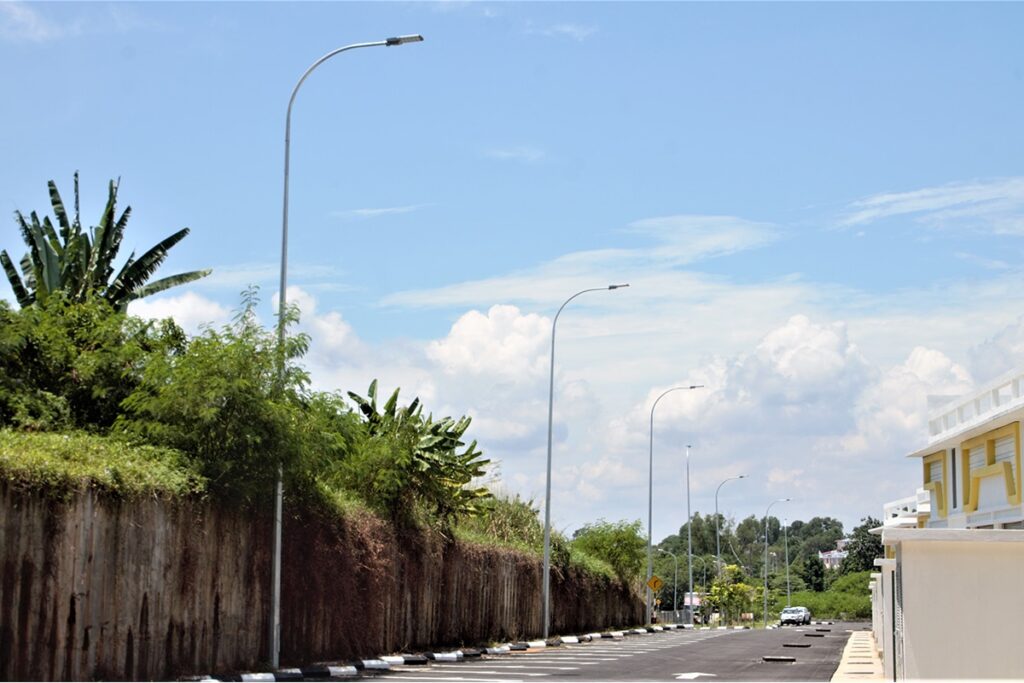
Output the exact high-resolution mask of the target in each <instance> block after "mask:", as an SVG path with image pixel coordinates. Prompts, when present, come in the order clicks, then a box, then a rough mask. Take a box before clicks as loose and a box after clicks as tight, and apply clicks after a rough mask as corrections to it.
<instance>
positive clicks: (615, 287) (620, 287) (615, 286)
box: [608, 283, 629, 289]
mask: <svg viewBox="0 0 1024 683" xmlns="http://www.w3.org/2000/svg"><path fill="white" fill-rule="evenodd" d="M623 287H629V284H628V283H627V284H624V285H608V289H622V288H623Z"/></svg>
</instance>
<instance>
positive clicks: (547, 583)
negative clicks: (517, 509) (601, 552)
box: [541, 284, 629, 639]
mask: <svg viewBox="0 0 1024 683" xmlns="http://www.w3.org/2000/svg"><path fill="white" fill-rule="evenodd" d="M623 287H629V285H628V284H623V285H608V286H607V287H592V288H590V289H584V290H581V291H579V292H576V293H575V294H573V295H572V296H570V297H569V298H568V299H566V300H565V303H563V304H562V305H561V306H559V307H558V312H557V313H555V319H554V320H553V321H552V322H551V381H550V384H549V386H548V473H547V484H546V485H545V494H544V581H543V589H542V595H541V602H542V603H543V609H544V638H545V639H547V637H548V630H549V628H550V626H551V435H552V428H553V424H554V417H555V329H556V326H557V325H558V316H560V315H561V314H562V309H563V308H565V307H566V306H567V305H568V304H569V302H570V301H572V300H573V299H575V298H576V297H578V296H579V295H580V294H586V293H587V292H600V291H603V290H612V289H622V288H623Z"/></svg>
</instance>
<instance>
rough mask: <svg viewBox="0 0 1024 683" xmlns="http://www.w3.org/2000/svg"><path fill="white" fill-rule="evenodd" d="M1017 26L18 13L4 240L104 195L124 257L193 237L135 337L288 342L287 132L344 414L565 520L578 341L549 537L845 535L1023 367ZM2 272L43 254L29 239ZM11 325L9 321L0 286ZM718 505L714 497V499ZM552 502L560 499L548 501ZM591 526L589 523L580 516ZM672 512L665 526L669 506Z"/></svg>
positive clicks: (503, 12)
mask: <svg viewBox="0 0 1024 683" xmlns="http://www.w3.org/2000/svg"><path fill="white" fill-rule="evenodd" d="M1022 19H1024V7H1021V6H1019V5H1016V4H1012V3H995V4H984V3H970V4H953V3H941V4H927V3H900V4H881V3H865V4H845V3H821V4H813V3H792V4H775V3H754V4H745V3H725V4H722V3H715V4H712V3H697V4H683V3H628V4H627V3H584V2H573V3H512V2H507V3H494V4H491V3H473V2H465V3H464V2H442V3H427V2H417V3H369V4H364V3H302V4H299V3H290V4H284V3H217V4H214V3H134V4H102V3H96V4H91V3H73V4H62V3H20V2H13V3H12V2H5V3H3V4H0V63H3V64H4V68H3V69H2V70H0V85H2V86H3V90H4V92H6V93H8V104H7V106H6V107H5V111H4V114H3V117H4V122H5V125H4V126H2V127H0V148H2V149H3V151H4V155H3V159H4V162H3V163H2V164H0V208H2V209H3V210H5V211H8V212H13V211H14V210H16V209H20V210H22V211H29V210H33V209H34V210H38V211H45V210H46V209H47V207H48V200H47V194H46V181H47V180H49V179H51V178H52V179H54V180H56V181H57V183H58V186H59V187H60V188H61V189H62V190H63V191H64V193H65V194H66V195H69V194H70V192H71V178H72V174H73V173H74V171H75V170H76V169H77V170H79V171H80V172H81V177H82V190H83V214H84V217H85V218H86V219H87V220H89V221H92V220H94V217H96V216H98V213H99V211H100V209H101V208H102V201H103V199H104V197H105V185H106V182H107V180H108V179H110V178H113V177H120V178H121V179H122V185H121V197H122V201H123V202H126V203H130V204H131V205H132V207H133V218H132V225H131V227H130V230H129V237H128V241H129V242H131V244H129V245H126V246H127V247H139V248H145V247H148V246H149V245H150V244H152V243H153V242H155V241H156V240H157V239H159V238H160V237H162V236H164V235H166V234H168V233H170V232H171V231H173V230H176V229H178V228H180V227H182V226H189V227H191V228H192V230H193V232H192V234H191V235H190V236H189V238H188V239H187V240H185V241H184V242H183V243H181V244H180V245H179V246H178V247H177V248H176V249H175V250H174V253H173V256H172V258H171V259H170V260H169V261H168V263H167V265H166V266H165V271H164V272H165V273H171V272H177V271H181V270H190V269H194V268H202V267H212V268H214V271H215V273H214V275H213V276H212V277H211V278H209V279H207V280H206V281H203V282H200V283H196V284H194V285H191V286H189V287H188V288H187V290H182V291H176V292H170V293H168V294H167V295H164V296H162V297H157V298H155V299H154V300H152V301H147V302H143V303H141V304H138V305H135V306H133V312H135V313H138V314H142V315H173V316H175V317H176V318H177V319H178V320H180V321H181V322H182V323H183V324H184V325H186V327H188V328H189V329H192V330H195V329H197V328H198V325H199V324H200V323H202V322H214V323H219V322H222V321H223V320H225V319H226V318H227V316H228V312H229V311H230V309H231V308H232V307H233V306H235V305H236V304H237V302H238V292H239V291H240V290H242V289H243V288H244V287H245V286H246V285H247V284H250V283H252V284H258V285H260V287H261V288H262V291H263V293H264V299H265V302H266V306H265V310H264V315H265V318H266V320H267V321H270V320H271V312H272V309H271V300H272V297H273V296H274V293H275V291H276V287H277V283H276V276H277V268H278V258H279V247H280V212H281V175H282V161H283V126H284V113H285V107H286V105H287V98H288V95H289V93H290V91H291V88H292V87H293V85H294V83H295V81H296V79H297V78H298V77H299V75H301V73H302V72H303V70H304V69H305V68H306V67H307V66H308V65H309V64H310V63H312V62H313V61H314V60H315V59H316V58H317V57H319V56H320V55H322V54H324V53H326V52H328V51H329V50H331V49H333V48H335V47H338V46H340V45H344V44H347V43H352V42H362V41H368V40H378V39H381V38H384V37H387V36H391V35H397V34H407V33H422V34H423V35H424V36H425V38H426V40H425V42H423V43H421V44H413V45H406V46H402V47H398V48H373V49H367V50H359V51H354V52H350V53H347V54H344V55H340V56H338V57H337V58H335V59H334V60H331V61H330V62H328V63H327V64H325V65H323V66H322V67H321V68H320V69H318V70H317V72H316V73H315V74H313V76H311V77H310V79H309V80H308V81H307V82H306V84H305V85H304V86H303V89H302V91H301V92H300V94H299V97H298V100H297V102H296V106H295V111H294V114H293V137H292V197H291V219H290V220H291V230H292V239H291V244H290V266H289V268H290V274H291V277H290V285H293V286H294V287H296V288H297V289H296V290H295V292H294V295H293V298H294V299H296V300H298V301H300V302H301V303H302V305H303V308H304V318H305V322H304V325H305V326H306V329H307V330H308V331H309V332H310V333H311V334H313V335H314V348H313V350H312V352H311V354H310V357H309V365H310V368H311V370H312V371H313V373H314V377H315V379H316V382H317V385H318V386H319V387H321V388H326V389H343V390H347V389H363V388H365V385H366V384H367V383H368V382H369V380H370V379H372V378H373V377H380V378H381V380H382V382H383V384H384V385H385V386H386V387H388V388H390V387H395V386H401V387H403V393H404V394H408V396H409V397H411V396H412V395H414V394H419V395H421V396H423V397H424V399H425V400H426V401H427V402H428V405H430V406H431V407H433V408H434V409H435V411H437V412H451V413H458V414H462V413H469V414H472V415H474V417H475V420H476V421H475V424H474V428H473V429H474V431H475V434H474V436H476V437H477V438H479V439H480V441H481V442H482V444H483V447H484V448H485V449H486V450H487V452H488V454H489V455H491V456H492V457H495V458H497V459H498V460H500V461H501V478H502V481H503V486H504V487H505V488H507V489H509V490H512V491H518V492H522V493H524V494H525V495H528V496H530V495H533V496H535V497H537V498H538V499H539V498H540V497H542V494H543V466H544V429H545V419H546V373H547V362H548V355H547V353H548V352H547V344H548V343H549V341H550V337H549V335H550V320H551V316H552V315H553V313H554V311H555V310H556V309H557V307H558V305H559V304H560V303H561V301H563V300H564V299H565V298H566V297H568V296H569V295H571V294H572V293H573V292H575V291H577V290H578V289H581V288H583V287H588V286H600V285H602V284H606V283H609V282H615V281H620V280H621V281H629V282H631V284H632V287H631V288H630V289H628V290H624V291H621V292H614V293H600V294H594V295H588V296H587V297H582V298H581V299H579V300H577V302H574V303H573V305H572V306H573V307H572V308H571V309H567V312H566V314H565V316H564V317H563V318H562V319H561V320H560V323H559V351H558V360H559V365H558V385H557V399H556V415H557V427H558V430H557V434H558V443H557V447H556V465H555V469H556V476H555V492H556V493H555V495H556V498H555V501H556V502H555V507H554V508H553V515H554V517H555V519H556V521H557V522H558V523H559V525H560V526H562V527H564V528H567V529H571V528H573V527H575V526H577V525H579V524H581V523H583V522H586V521H588V520H592V519H595V518H597V517H605V518H608V519H620V518H639V517H646V467H647V460H646V457H647V439H648V433H647V420H648V419H649V410H650V405H651V401H652V400H653V397H654V396H656V395H657V394H658V393H660V391H661V390H664V389H665V388H667V387H670V386H673V385H675V384H677V383H685V382H695V381H698V380H700V381H702V382H703V383H705V384H708V389H706V390H704V391H702V392H692V395H686V396H682V395H680V394H676V395H674V397H673V398H671V399H666V400H665V401H663V402H662V403H661V404H660V405H659V408H658V421H657V425H658V432H657V436H656V451H657V453H658V456H657V460H656V478H657V485H656V490H655V496H656V506H655V524H654V531H655V536H656V537H660V536H664V535H666V534H668V533H671V532H672V531H674V530H675V528H677V527H678V524H679V522H680V521H681V520H682V517H683V516H684V515H685V512H683V511H684V510H685V499H684V498H680V497H679V486H680V471H681V460H680V457H681V452H682V450H681V446H682V445H683V444H685V443H686V442H692V443H693V444H694V446H695V449H694V456H693V457H694V460H693V465H694V468H693V474H694V507H695V509H699V510H701V511H709V510H710V509H711V508H712V507H713V501H712V499H711V496H712V495H713V492H714V489H715V487H716V486H717V484H718V483H719V482H720V481H721V479H722V478H724V477H726V476H731V475H732V474H736V473H741V472H742V473H746V474H748V476H749V477H750V480H749V481H747V482H740V483H738V484H731V485H730V486H737V487H739V486H743V487H745V489H744V491H743V492H742V495H740V492H739V491H738V490H737V492H736V494H737V495H736V496H735V497H734V498H733V499H732V500H731V501H728V503H727V502H726V500H725V499H724V498H723V509H726V510H727V511H728V512H729V513H730V514H733V515H735V516H738V517H743V516H746V515H747V514H751V513H755V514H760V512H759V511H763V509H764V507H765V506H766V505H767V503H768V502H770V501H771V500H773V499H774V498H777V497H779V496H780V495H792V496H793V497H794V498H796V499H797V500H796V501H795V502H794V503H793V504H792V506H791V508H790V510H789V512H788V513H786V514H787V515H788V516H791V517H794V518H796V517H800V518H807V517H809V516H812V515H815V514H829V515H835V516H838V517H840V518H841V519H843V521H844V522H846V523H847V524H848V525H849V524H852V523H855V522H856V521H857V520H858V519H859V518H860V517H862V516H864V515H867V514H874V515H876V516H877V515H878V514H879V513H880V506H881V504H882V503H883V502H885V501H886V500H890V499H893V498H896V497H901V496H903V495H909V494H911V493H913V490H914V487H915V486H916V485H917V483H918V482H917V476H918V475H917V468H916V463H913V462H908V461H906V460H905V459H904V458H903V455H904V453H906V452H908V451H910V450H913V449H915V448H917V447H918V446H919V445H921V444H922V443H923V441H924V439H925V430H924V416H925V413H926V397H927V396H928V395H929V394H948V393H957V392H963V391H967V390H970V389H971V388H972V387H974V386H976V385H977V384H978V383H979V382H984V381H985V380H987V379H989V378H991V377H992V376H994V375H997V374H999V373H1000V372H1004V371H1006V370H1009V369H1010V367H1012V366H1013V365H1014V364H1017V363H1019V362H1021V361H1022V360H1024V352H1022V349H1024V330H1022V328H1021V323H1020V319H1019V315H1020V311H1021V310H1022V308H1021V304H1022V303H1024V301H1022V298H1024V297H1022V293H1021V288H1020V287H1019V284H1018V283H1019V279H1020V275H1021V268H1020V266H1019V261H1020V257H1021V255H1022V243H1021V235H1022V234H1024V168H1022V165H1024V164H1022V161H1021V160H1022V159H1024V136H1022V135H1021V132H1020V121H1021V114H1022V113H1024V112H1022V104H1024V51H1022V50H1021V48H1020V40H1019V27H1020V26H1021V20H1022ZM0 247H2V248H6V249H7V250H8V251H10V252H12V253H14V254H17V255H19V256H20V254H21V253H22V252H23V248H22V245H21V244H20V242H19V239H18V235H17V232H16V230H15V229H14V225H13V222H12V223H11V224H10V225H9V228H8V229H7V230H3V231H0ZM0 291H2V295H4V296H7V297H10V292H9V290H8V289H7V288H6V283H4V284H3V289H2V290H0ZM724 495H725V494H724V493H723V496H724ZM559 501H562V502H561V503H560V502H559ZM570 501H571V502H570ZM657 501H664V502H662V503H660V504H659V503H658V502H657Z"/></svg>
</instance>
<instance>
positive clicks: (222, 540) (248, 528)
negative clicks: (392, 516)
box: [0, 487, 643, 680]
mask: <svg viewBox="0 0 1024 683" xmlns="http://www.w3.org/2000/svg"><path fill="white" fill-rule="evenodd" d="M270 531H271V527H270V520H269V515H258V514H253V513H252V512H251V511H237V510H229V509H224V508H222V507H218V506H216V505H212V504H209V503H206V502H201V501H170V502H169V501H164V500H157V499H146V500H141V501H132V502H130V503H124V502H117V501H112V500H109V499H102V498H99V497H97V496H96V495H95V494H93V493H92V492H84V493H82V494H81V495H79V496H76V497H75V498H73V499H72V500H71V501H70V502H67V503H54V502H52V501H48V500H46V499H45V498H43V497H41V496H39V495H35V494H26V493H20V492H16V491H12V490H10V488H9V487H0V679H3V680H55V679H64V680H87V679H97V678H100V679H108V680H128V679H130V680H147V679H169V678H174V677H177V676H180V675H186V674H193V673H208V672H225V671H231V670H242V669H246V668H253V667H255V666H257V664H258V663H259V662H261V661H266V659H267V658H268V657H267V610H268V608H267V603H268V602H269V581H270V579H269V575H270V571H269V569H270ZM540 585H541V566H540V561H539V560H538V559H537V558H535V557H531V556H528V555H525V554H521V553H516V552H511V551H504V550H495V549H486V548H480V547H476V546H470V545H464V544H459V543H445V542H443V541H442V540H440V539H437V538H430V537H424V536H422V535H411V534H407V535H401V534H398V533H396V532H395V531H394V530H393V529H392V528H391V527H390V526H388V525H385V524H383V523H381V522H380V521H377V520H373V519H369V518H355V519H350V520H344V521H339V520H328V519H323V518H320V517H318V516H316V515H313V514H304V515H303V516H300V517H294V516H289V517H287V518H286V520H285V544H284V558H283V585H282V628H281V631H282V652H281V660H282V664H283V665H288V664H302V663H309V662H312V661H316V660H326V659H331V660H343V659H350V658H356V657H362V656H375V655H378V654H381V653H383V652H395V651H400V650H407V649H415V648H417V647H427V646H430V645H459V644H462V643H467V644H468V643H479V642H483V641H489V640H507V639H511V638H515V637H521V636H527V635H535V634H537V633H538V632H539V631H540V629H541V614H540V599H539V596H540ZM552 605H553V615H552V630H553V632H555V633H558V632H566V633H567V632H576V631H588V630H594V629H597V628H601V627H607V626H612V625H622V624H630V623H637V622H639V621H640V620H641V619H642V611H643V606H642V603H641V601H640V598H639V597H638V596H637V595H636V594H635V593H633V592H631V591H630V590H629V589H628V588H627V587H625V586H623V585H621V584H619V583H617V582H610V581H606V580H603V579H595V578H592V577H588V576H585V575H583V574H581V573H576V572H572V573H570V574H569V575H567V576H566V575H562V574H561V573H559V572H557V571H556V572H555V573H554V575H553V577H552Z"/></svg>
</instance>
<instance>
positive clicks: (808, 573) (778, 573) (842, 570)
mask: <svg viewBox="0 0 1024 683" xmlns="http://www.w3.org/2000/svg"><path fill="white" fill-rule="evenodd" d="M691 525H692V527H691V528H689V529H688V528H687V525H686V524H683V526H682V527H680V530H679V533H678V534H673V535H671V536H669V537H667V538H665V539H664V540H663V541H662V542H661V543H660V544H659V547H660V548H662V549H664V550H666V551H668V552H671V553H675V554H676V556H677V557H678V558H679V563H678V566H679V574H678V583H676V580H677V577H676V575H675V565H674V562H673V559H672V557H671V556H669V555H667V554H664V553H658V554H656V555H655V562H654V573H655V574H657V575H658V576H659V577H661V578H662V580H664V582H665V583H664V585H663V586H662V588H661V590H660V591H658V594H657V598H658V599H659V600H660V609H662V610H672V609H673V599H674V598H675V599H676V600H677V604H678V608H677V609H682V608H683V604H684V596H685V594H686V592H687V591H688V590H689V584H688V579H689V572H688V570H687V566H686V560H687V533H688V532H689V533H690V534H691V536H692V543H693V584H694V586H693V590H694V592H695V593H696V594H697V595H698V596H701V598H702V603H703V604H704V606H705V607H704V612H705V613H706V614H710V613H711V612H712V611H717V612H719V614H720V615H722V618H723V619H725V620H726V621H728V622H729V623H742V622H743V619H742V616H743V615H744V614H746V615H748V618H749V617H750V616H751V615H752V617H753V619H752V620H753V622H754V623H755V624H759V623H763V618H764V616H763V609H764V607H763V605H764V568H765V557H766V553H765V529H766V525H765V520H764V519H763V518H757V517H754V516H753V515H751V516H749V517H747V518H745V519H743V520H741V521H740V522H739V523H735V522H734V521H733V520H731V519H728V518H726V517H724V516H719V519H718V527H719V535H720V546H721V561H722V570H721V575H720V576H719V575H718V572H716V548H717V547H718V544H716V539H715V517H714V515H701V514H700V513H696V514H694V516H693V518H692V520H691ZM880 525H881V522H880V521H878V520H877V519H873V518H871V517H868V518H865V519H864V520H862V523H861V524H860V525H858V526H857V527H856V528H854V529H853V530H852V532H851V533H850V534H848V535H847V534H846V533H845V532H844V530H843V524H842V523H841V522H840V521H839V520H837V519H833V518H831V517H814V518H812V519H810V520H809V521H802V520H794V521H792V522H790V523H789V524H788V526H786V527H785V528H784V527H783V524H782V522H781V521H780V520H779V519H777V518H775V517H769V518H768V520H767V535H768V548H767V551H768V552H767V559H768V620H769V622H771V621H774V620H777V619H778V615H779V613H780V612H781V611H782V609H783V608H784V607H786V606H787V599H786V594H787V572H786V560H787V558H788V560H789V572H788V589H789V591H790V599H789V604H791V605H794V606H803V607H807V608H808V609H809V610H811V613H812V615H813V617H814V618H816V619H818V618H821V619H835V618H849V619H862V618H868V617H870V616H871V600H870V591H869V589H868V581H869V580H870V579H869V575H870V573H871V572H872V571H874V560H875V558H877V557H881V556H882V554H883V552H882V544H881V541H880V540H879V538H878V537H877V536H875V535H873V534H871V533H870V529H873V528H875V527H878V526H880ZM844 539H845V541H846V545H845V550H846V551H847V556H846V558H845V559H844V560H843V561H842V564H841V565H840V566H839V567H838V568H836V569H831V570H830V569H826V567H825V565H824V563H823V562H822V560H821V559H820V558H819V555H818V554H819V552H823V551H829V550H834V549H835V548H836V544H837V542H839V541H841V540H844ZM673 584H675V585H673Z"/></svg>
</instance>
